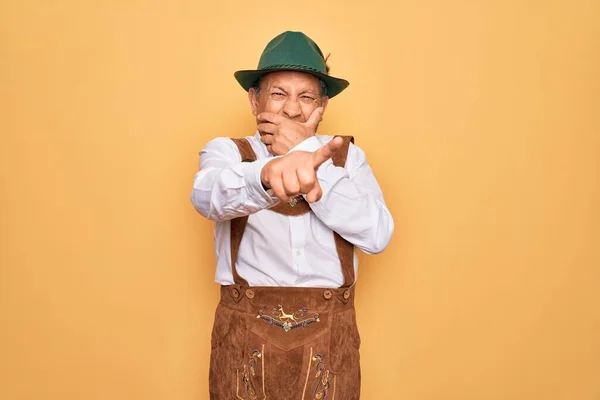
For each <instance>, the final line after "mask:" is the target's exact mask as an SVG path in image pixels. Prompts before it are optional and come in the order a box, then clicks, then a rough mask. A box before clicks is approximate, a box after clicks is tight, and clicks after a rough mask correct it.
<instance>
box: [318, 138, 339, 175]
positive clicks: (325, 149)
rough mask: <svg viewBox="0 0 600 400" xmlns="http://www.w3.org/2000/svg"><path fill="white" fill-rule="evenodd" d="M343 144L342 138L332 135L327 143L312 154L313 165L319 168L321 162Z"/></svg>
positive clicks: (331, 155) (327, 158)
mask: <svg viewBox="0 0 600 400" xmlns="http://www.w3.org/2000/svg"><path fill="white" fill-rule="evenodd" d="M343 145H344V139H342V138H341V137H339V136H336V137H334V138H333V139H332V140H331V141H329V143H327V144H324V145H323V146H321V148H319V149H318V150H317V151H315V152H314V153H312V154H313V166H314V167H315V169H317V168H319V167H320V166H321V164H323V163H324V162H325V161H327V160H329V159H330V158H331V157H333V155H334V154H335V153H337V152H338V150H339V149H341V148H342V146H343Z"/></svg>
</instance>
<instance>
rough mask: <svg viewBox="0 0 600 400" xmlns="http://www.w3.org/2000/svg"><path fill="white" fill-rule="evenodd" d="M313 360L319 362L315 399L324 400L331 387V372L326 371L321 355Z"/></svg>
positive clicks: (315, 356) (316, 355)
mask: <svg viewBox="0 0 600 400" xmlns="http://www.w3.org/2000/svg"><path fill="white" fill-rule="evenodd" d="M312 359H313V361H316V362H317V366H316V367H315V368H316V370H317V373H316V374H315V378H316V379H317V385H316V386H315V391H314V393H313V399H316V400H322V399H324V398H325V396H327V391H328V390H329V388H330V387H331V375H330V373H329V370H328V369H325V362H324V361H323V356H322V355H321V354H315V355H314V356H313V358H312Z"/></svg>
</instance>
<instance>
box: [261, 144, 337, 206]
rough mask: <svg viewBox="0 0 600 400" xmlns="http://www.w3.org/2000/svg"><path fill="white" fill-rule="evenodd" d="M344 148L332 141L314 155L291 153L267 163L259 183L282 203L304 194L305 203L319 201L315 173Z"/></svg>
mask: <svg viewBox="0 0 600 400" xmlns="http://www.w3.org/2000/svg"><path fill="white" fill-rule="evenodd" d="M343 144H344V140H343V139H342V138H341V137H335V138H334V139H333V140H331V141H330V142H329V143H327V144H325V145H323V146H322V147H320V148H319V149H318V150H316V151H314V152H308V151H294V152H292V153H290V154H288V155H286V156H284V157H281V158H276V159H274V160H273V161H270V162H268V163H267V164H266V165H265V166H264V167H263V169H262V172H261V180H262V183H263V185H264V186H265V187H266V188H267V189H269V188H270V189H273V193H274V194H275V195H276V196H277V197H278V198H279V199H281V200H282V201H289V200H290V199H291V198H292V197H294V196H297V195H298V194H305V195H306V200H307V201H308V202H309V203H312V202H315V201H319V200H320V199H321V196H322V195H323V191H322V190H321V186H320V185H319V181H318V180H317V170H318V169H319V167H320V166H321V165H322V164H323V163H324V162H325V161H327V160H329V159H330V158H331V157H333V155H334V154H335V153H337V152H338V150H339V149H340V148H341V147H342V145H343Z"/></svg>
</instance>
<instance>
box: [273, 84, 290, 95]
mask: <svg viewBox="0 0 600 400" xmlns="http://www.w3.org/2000/svg"><path fill="white" fill-rule="evenodd" d="M269 89H279V90H281V91H282V92H286V93H287V90H285V89H284V88H282V87H281V86H277V85H273V86H271V87H270V88H269Z"/></svg>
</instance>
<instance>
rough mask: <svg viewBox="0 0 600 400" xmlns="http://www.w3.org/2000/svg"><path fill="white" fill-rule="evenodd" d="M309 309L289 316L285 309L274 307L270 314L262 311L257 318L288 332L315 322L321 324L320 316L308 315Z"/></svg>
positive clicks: (303, 309) (315, 314)
mask: <svg viewBox="0 0 600 400" xmlns="http://www.w3.org/2000/svg"><path fill="white" fill-rule="evenodd" d="M307 312H308V308H306V307H304V308H302V309H300V310H298V311H296V312H293V313H292V314H287V313H286V312H285V311H283V307H282V306H281V305H278V306H277V307H273V308H272V309H271V311H270V312H265V311H262V310H260V311H259V312H258V315H257V316H256V318H260V319H262V320H264V321H267V322H268V323H269V325H274V326H277V327H279V328H281V329H283V330H284V331H286V332H289V331H291V330H293V329H296V328H304V327H307V326H308V325H310V324H314V323H315V322H319V321H320V320H319V314H318V313H314V314H311V315H306V313H307Z"/></svg>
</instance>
